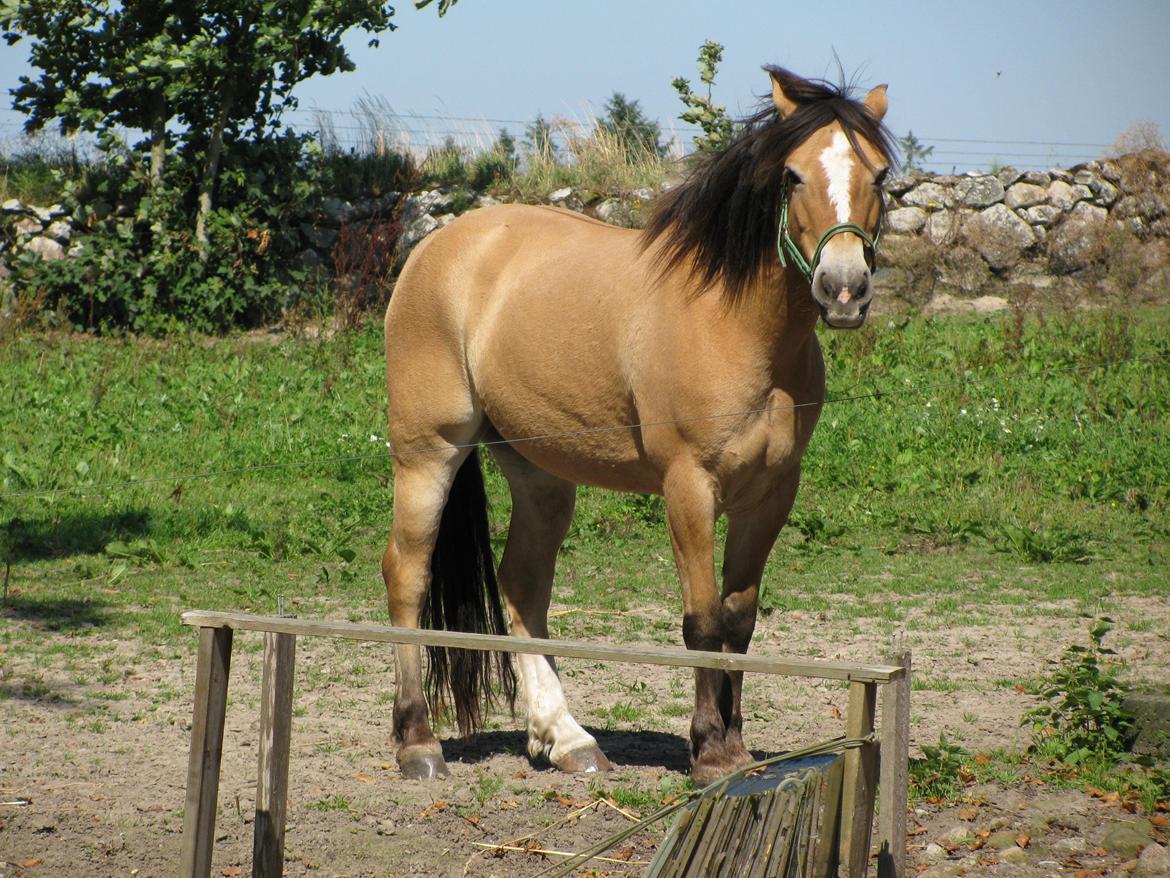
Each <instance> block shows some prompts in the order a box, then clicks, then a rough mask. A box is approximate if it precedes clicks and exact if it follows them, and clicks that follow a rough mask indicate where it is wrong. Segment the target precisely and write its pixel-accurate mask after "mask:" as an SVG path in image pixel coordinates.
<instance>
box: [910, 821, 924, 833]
mask: <svg viewBox="0 0 1170 878" xmlns="http://www.w3.org/2000/svg"><path fill="white" fill-rule="evenodd" d="M925 832H926V827H925V826H923V825H922V824H921V823H919V824H917V825H916V826H915V827H914V828H913V829H911V830H908V831H907V832H906V835H923V834H924V833H925Z"/></svg>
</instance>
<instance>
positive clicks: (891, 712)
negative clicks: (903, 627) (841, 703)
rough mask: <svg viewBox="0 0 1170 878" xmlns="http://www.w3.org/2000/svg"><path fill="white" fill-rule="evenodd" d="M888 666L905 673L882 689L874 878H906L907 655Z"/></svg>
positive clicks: (908, 676)
mask: <svg viewBox="0 0 1170 878" xmlns="http://www.w3.org/2000/svg"><path fill="white" fill-rule="evenodd" d="M892 664H899V665H901V666H902V668H903V670H904V671H905V673H904V674H903V675H902V676H901V677H900V678H898V679H897V680H894V681H893V682H891V683H886V684H884V685H883V686H882V747H881V768H880V772H879V773H880V778H879V780H878V788H879V789H880V790H881V800H880V804H879V806H878V845H879V848H878V878H906V806H907V802H908V800H909V789H910V778H909V761H910V653H909V652H903V653H902V654H900V655H898V656H895V657H894V659H893V662H892Z"/></svg>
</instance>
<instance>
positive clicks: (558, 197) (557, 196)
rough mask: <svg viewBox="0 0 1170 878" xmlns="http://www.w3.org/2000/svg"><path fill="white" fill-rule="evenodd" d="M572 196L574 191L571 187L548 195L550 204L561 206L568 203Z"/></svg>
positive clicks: (555, 190) (556, 190)
mask: <svg viewBox="0 0 1170 878" xmlns="http://www.w3.org/2000/svg"><path fill="white" fill-rule="evenodd" d="M572 194H573V189H572V187H570V186H566V187H565V188H564V189H554V190H553V191H552V192H550V193H549V194H548V203H549V204H560V203H561V202H562V201H568V200H569V196H570V195H572Z"/></svg>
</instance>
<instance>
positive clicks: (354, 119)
mask: <svg viewBox="0 0 1170 878" xmlns="http://www.w3.org/2000/svg"><path fill="white" fill-rule="evenodd" d="M23 120H24V116H23V114H20V113H18V112H17V111H15V110H12V109H10V108H0V155H4V154H7V155H20V154H25V153H30V152H32V153H35V152H38V151H43V150H46V149H49V150H52V149H53V148H54V146H55V147H56V148H57V149H58V150H74V151H76V152H78V153H79V154H80V155H82V156H83V157H84V156H89V155H92V154H93V143H92V142H91V141H92V138H87V137H85V136H79V137H77V138H62V137H60V136H59V135H54V134H51V133H44V134H40V135H36V136H33V137H29V136H27V135H25V134H24V133H23ZM546 121H548V122H549V123H551V124H552V127H553V131H552V134H553V140H554V142H555V143H557V145H558V146H563V145H564V140H565V139H566V138H567V137H568V136H571V132H572V131H577V132H580V131H582V130H585V129H587V128H588V127H589V126H591V125H593V124H595V120H594V119H593V117H592V116H591V115H590V114H589V112H588V111H583V112H582V114H581V115H580V116H579V118H576V119H574V118H565V117H561V116H558V117H550V118H549V119H548V120H546ZM535 122H536V120H535V119H510V118H496V117H491V116H461V115H445V114H434V113H398V112H395V111H394V110H393V109H392V108H390V107H389V106H388V105H386V104H385V103H384V102H381V101H379V100H377V99H363V100H360V101H359V102H358V104H357V105H356V106H355V107H354V108H353V109H348V110H337V109H329V108H321V107H310V108H297V109H292V110H287V111H285V113H284V123H285V124H286V125H288V127H289V128H291V129H292V130H293V131H296V132H299V133H303V134H311V135H314V136H316V137H317V138H318V139H319V140H320V141H321V142H323V143H324V144H325V145H327V146H328V147H329V148H331V149H335V150H338V151H341V152H352V153H357V154H362V153H365V152H369V151H372V150H374V149H378V148H382V147H389V148H393V149H397V150H401V151H406V152H411V153H415V154H419V155H424V154H425V153H426V152H427V150H429V149H431V148H433V147H438V146H442V145H444V144H446V143H447V142H452V143H454V144H455V145H456V146H458V147H460V148H461V149H464V150H468V151H470V152H478V151H483V150H486V149H488V148H490V147H491V146H492V144H493V143H494V142H495V140H496V138H497V137H498V136H499V133H500V131H501V129H507V130H508V132H509V134H510V135H511V136H513V137H514V138H516V139H517V140H522V139H523V137H524V135H525V132H526V131H528V130H529V128H530V127H531V126H532V125H533V124H534V123H535ZM700 132H701V129H699V128H697V127H693V126H685V125H673V124H667V125H665V126H663V137H664V140H665V141H667V143H668V145H669V147H670V153H671V154H672V155H676V156H677V155H683V154H685V153H687V152H689V151H690V150H691V144H692V141H693V139H694V137H695V136H696V135H698V134H699V133H700ZM123 134H124V135H125V136H126V138H127V139H128V140H134V139H135V138H138V137H141V136H143V135H142V134H141V133H140V132H131V131H127V132H123ZM918 140H919V141H920V142H922V143H924V144H928V145H932V146H934V145H938V146H941V147H942V148H935V149H933V151H932V152H931V154H930V155H929V156H927V157H926V158H924V159H922V160H920V162H919V164H921V165H922V166H923V167H925V168H928V169H932V170H951V169H954V170H957V171H965V170H981V169H986V168H989V167H995V166H1000V165H1005V164H1010V165H1012V166H1014V167H1017V168H1020V169H1023V170H1044V169H1049V168H1052V167H1061V166H1070V165H1074V164H1079V163H1082V162H1086V161H1090V160H1092V159H1097V158H1100V157H1102V156H1103V155H1105V154H1107V153H1108V151H1109V149H1110V144H1106V143H1090V142H1083V141H1067V140H1051V141H1045V140H1028V139H1023V140H998V139H989V138H984V137H955V136H933V135H924V136H921V137H919V138H918Z"/></svg>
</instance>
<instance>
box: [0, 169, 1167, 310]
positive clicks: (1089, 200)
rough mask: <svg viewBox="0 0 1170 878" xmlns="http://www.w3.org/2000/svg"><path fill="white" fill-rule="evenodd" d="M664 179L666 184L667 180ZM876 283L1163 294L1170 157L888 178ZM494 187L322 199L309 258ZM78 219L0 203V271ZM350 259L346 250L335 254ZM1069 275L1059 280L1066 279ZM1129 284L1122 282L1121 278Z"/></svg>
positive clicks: (645, 207)
mask: <svg viewBox="0 0 1170 878" xmlns="http://www.w3.org/2000/svg"><path fill="white" fill-rule="evenodd" d="M669 185H670V184H664V185H663V187H662V189H663V190H665V189H668V188H669ZM886 192H887V213H886V220H885V226H884V229H883V233H882V240H881V254H880V261H879V264H880V267H881V268H880V271H879V273H878V282H879V285H880V286H881V287H882V288H883V289H884V290H885V291H887V292H892V293H893V294H895V295H896V296H900V297H902V298H903V299H905V300H906V301H908V302H909V303H911V304H913V305H915V306H925V307H927V308H928V309H933V310H946V309H947V308H948V307H949V306H950V304H953V303H954V302H955V301H956V300H966V301H971V300H975V299H978V298H980V297H982V298H984V299H988V297H995V299H996V302H993V303H989V302H988V301H985V302H984V305H988V304H992V305H996V306H1002V305H1006V303H1007V298H1010V297H1011V296H1012V295H1027V291H1028V290H1035V289H1045V288H1051V287H1053V286H1056V285H1057V284H1058V283H1059V285H1060V287H1061V288H1062V289H1066V288H1067V289H1072V290H1074V291H1075V293H1076V295H1079V296H1083V295H1088V294H1089V290H1090V289H1094V290H1098V291H1100V290H1104V291H1105V292H1110V291H1112V292H1118V291H1120V292H1125V293H1127V294H1132V292H1133V290H1132V289H1124V288H1126V287H1127V286H1133V285H1135V284H1136V285H1138V286H1140V287H1141V288H1142V289H1143V290H1145V291H1146V292H1147V293H1150V294H1151V295H1153V296H1154V297H1161V298H1165V297H1166V294H1167V291H1170V155H1167V154H1166V153H1159V152H1145V153H1135V154H1133V155H1128V156H1123V157H1121V158H1119V159H1116V160H1111V161H1102V162H1089V163H1087V164H1083V165H1078V166H1076V167H1074V168H1070V169H1067V170H1064V169H1054V170H1049V171H1018V170H1015V169H1013V168H1004V169H1002V170H1000V171H997V172H996V173H994V174H991V173H986V174H979V173H973V174H964V175H910V176H898V177H894V178H893V179H891V180H889V181H888V183H887V185H886ZM657 195H658V192H657V191H655V190H651V189H641V190H637V191H635V192H632V193H628V194H626V195H624V196H621V197H616V196H609V197H605V196H602V195H599V194H597V193H592V192H586V191H578V190H573V189H560V190H557V191H555V192H550V193H549V194H548V197H547V202H548V203H550V204H556V205H560V206H562V207H566V208H568V209H571V210H576V211H578V212H580V213H584V214H588V215H590V216H593V217H596V218H598V219H600V220H603V221H605V222H609V223H613V224H615V225H622V226H632V227H637V226H640V225H642V223H644V222H645V219H646V217H647V216H648V215H649V212H650V210H651V209H652V207H653V201H654V198H655V197H656V196H657ZM498 202H499V199H498V198H497V197H493V196H491V195H487V194H476V193H466V192H458V193H457V192H448V191H444V190H439V189H432V190H426V191H422V192H416V193H413V194H410V195H406V196H400V195H399V194H398V193H390V194H388V195H386V196H384V197H383V198H381V199H379V200H378V201H371V202H369V203H362V204H350V203H348V202H344V201H340V200H338V199H332V198H331V199H326V200H325V201H324V203H323V205H322V207H321V209H320V211H319V212H318V214H317V217H316V220H315V222H313V223H311V224H306V225H304V226H302V227H301V228H300V230H299V231H300V238H301V242H302V245H303V252H302V256H301V258H302V259H303V260H304V261H305V262H306V263H308V264H321V265H322V267H323V268H324V269H326V270H329V269H332V268H333V263H334V256H335V253H336V251H335V249H334V248H335V245H336V244H337V242H338V239H339V230H340V229H342V228H344V227H346V226H350V227H351V228H352V227H354V226H357V227H359V228H360V227H361V226H362V224H365V223H380V224H385V223H389V222H393V223H395V224H397V227H398V245H397V248H396V252H395V254H394V259H393V263H394V264H395V265H396V266H398V267H400V266H401V264H402V262H403V260H404V259H405V258H406V255H407V254H408V253H409V251H410V249H411V248H412V247H413V246H414V245H415V244H417V243H418V242H419V241H421V240H422V239H423V238H424V237H425V236H426V235H428V234H430V233H431V232H432V231H434V230H435V229H437V228H441V227H442V226H444V225H446V224H447V223H449V222H450V221H451V220H452V219H454V218H455V216H456V214H457V213H458V212H460V211H461V210H463V209H467V208H471V207H479V206H484V205H489V204H495V203H498ZM78 231H79V230H77V229H75V228H74V227H73V226H72V224H71V219H70V217H69V216H68V215H67V212H66V211H65V210H64V209H63V208H61V206H60V205H53V206H52V207H48V208H41V207H35V206H30V205H25V204H21V203H20V202H19V201H16V200H15V199H13V200H9V201H6V202H4V203H3V204H2V205H0V238H2V240H3V243H0V278H2V277H3V275H4V274H6V273H7V270H6V268H5V263H6V262H7V261H8V260H10V259H12V258H13V257H15V256H16V255H18V254H19V253H20V252H22V251H31V252H33V253H36V254H38V255H39V256H40V257H41V258H43V259H62V258H67V257H68V254H69V252H70V250H71V249H72V248H73V247H76V246H77V241H78V238H79V235H78V234H77V233H78ZM342 261H343V260H341V259H338V260H337V262H338V266H339V267H340V263H341V262H342ZM1062 281H1063V282H1062ZM1119 288H1122V289H1119Z"/></svg>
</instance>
